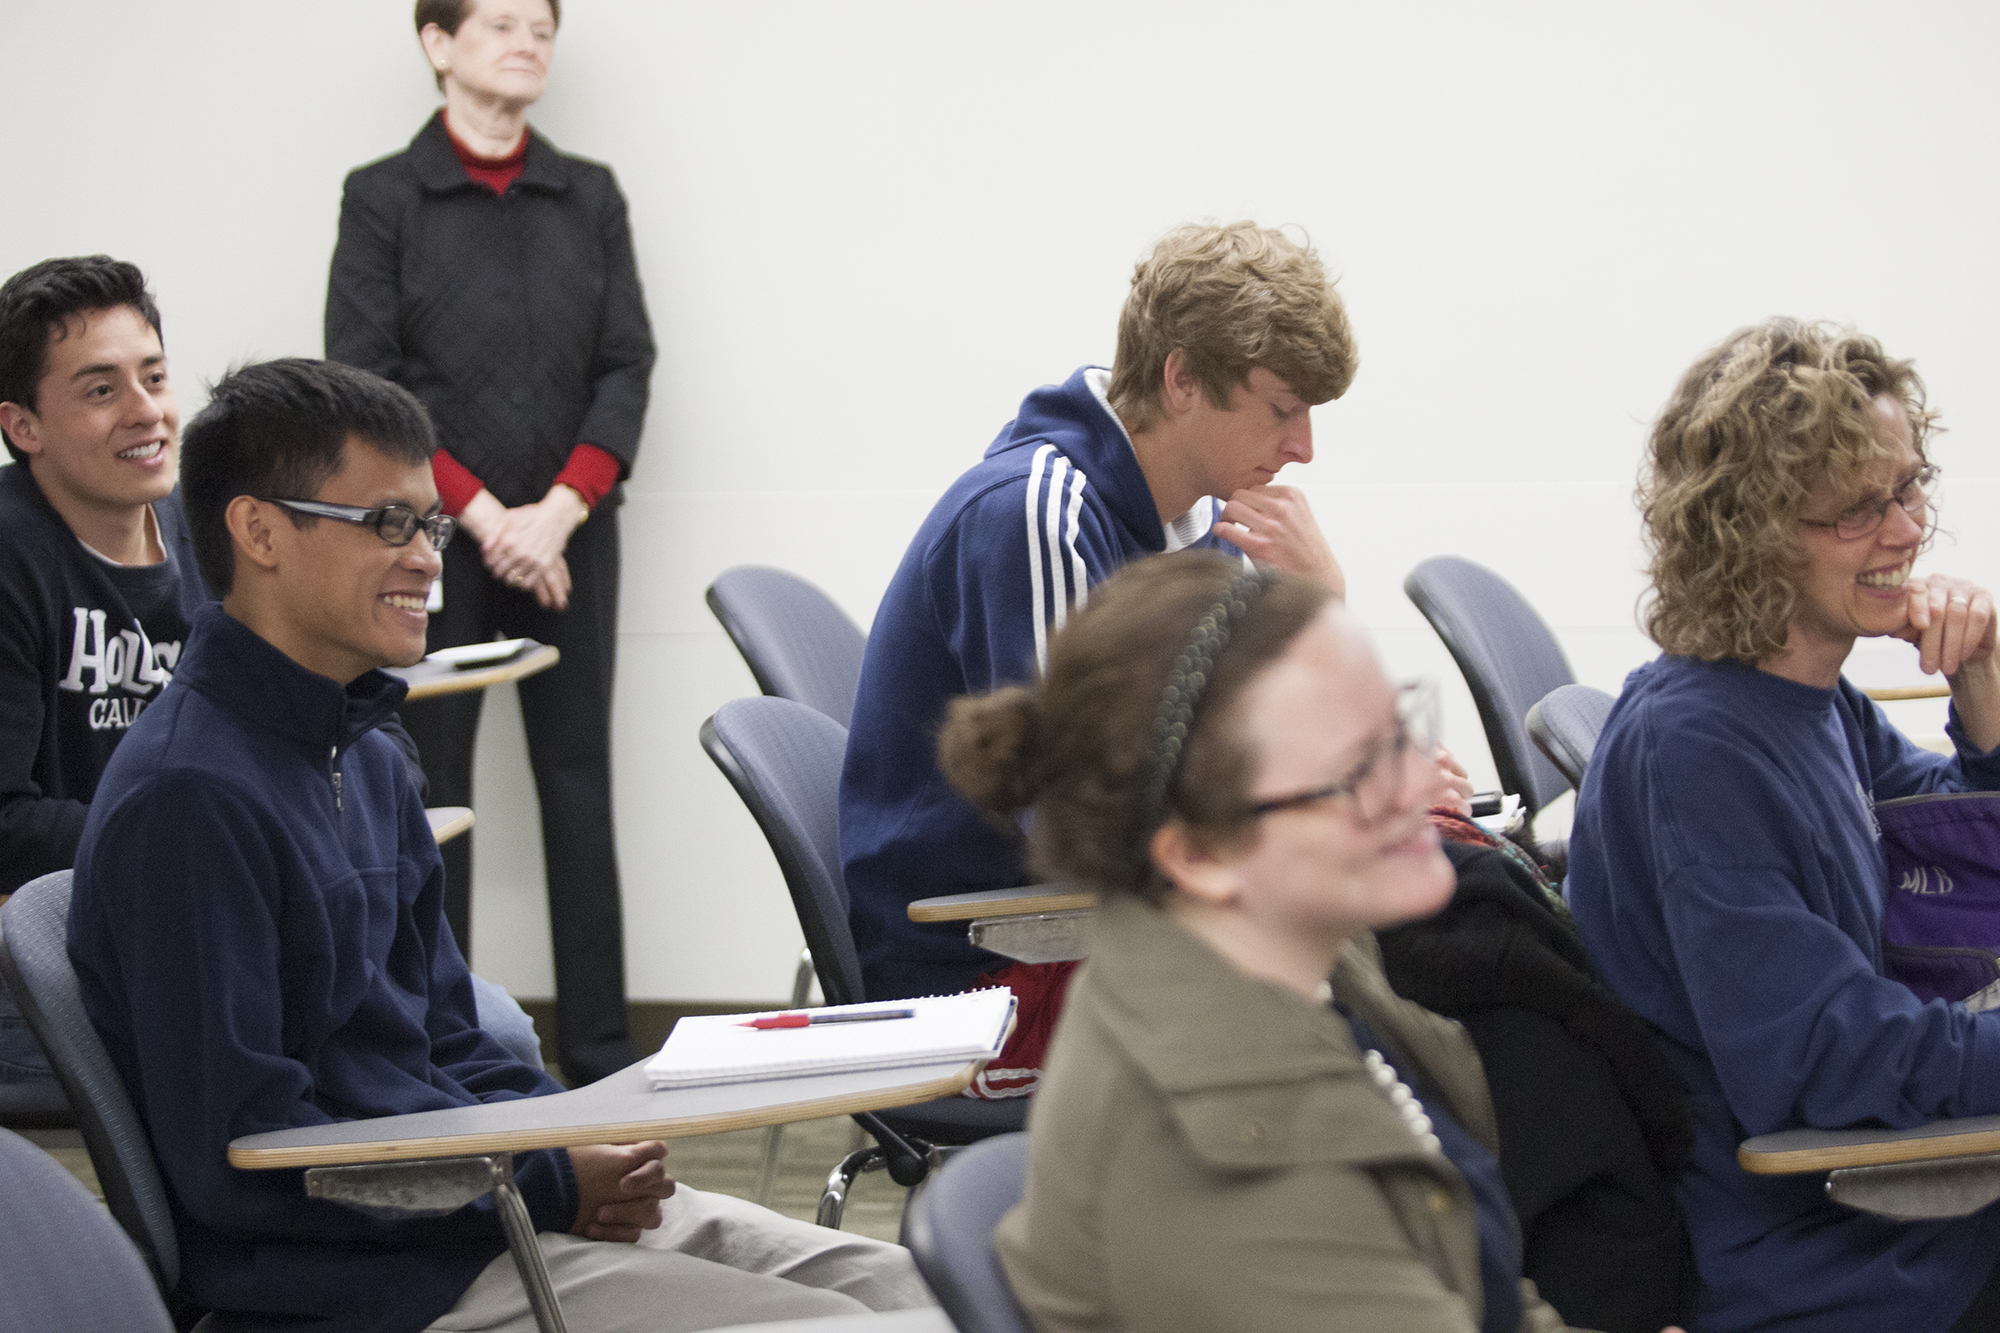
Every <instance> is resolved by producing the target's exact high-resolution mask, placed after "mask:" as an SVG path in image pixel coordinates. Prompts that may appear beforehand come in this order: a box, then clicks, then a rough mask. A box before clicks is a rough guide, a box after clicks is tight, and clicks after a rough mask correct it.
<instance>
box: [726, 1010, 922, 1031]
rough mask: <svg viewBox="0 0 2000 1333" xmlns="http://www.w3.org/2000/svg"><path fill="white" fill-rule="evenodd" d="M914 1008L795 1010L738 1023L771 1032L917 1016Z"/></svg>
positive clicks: (738, 1025)
mask: <svg viewBox="0 0 2000 1333" xmlns="http://www.w3.org/2000/svg"><path fill="white" fill-rule="evenodd" d="M916 1016H917V1011H916V1010H914V1009H869V1010H865V1011H864V1012H862V1013H858V1014H808V1013H800V1012H793V1013H789V1014H774V1015H772V1016H771V1017H769V1018H753V1019H751V1020H750V1021H749V1022H748V1023H738V1024H737V1025H736V1026H737V1027H740V1028H756V1029H757V1030H758V1031H759V1032H770V1031H772V1030H774V1029H776V1028H810V1027H818V1026H819V1025H820V1024H822V1023H879V1022H881V1021H882V1020H883V1019H885V1018H915V1017H916Z"/></svg>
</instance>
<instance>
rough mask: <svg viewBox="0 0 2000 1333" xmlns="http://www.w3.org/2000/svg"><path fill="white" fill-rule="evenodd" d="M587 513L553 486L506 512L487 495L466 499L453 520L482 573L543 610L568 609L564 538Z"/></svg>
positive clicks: (569, 493) (573, 496)
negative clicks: (471, 544) (474, 547)
mask: <svg viewBox="0 0 2000 1333" xmlns="http://www.w3.org/2000/svg"><path fill="white" fill-rule="evenodd" d="M589 515H590V507H589V506H588V505H586V504H585V503H584V502H583V497H582V496H581V495H578V494H577V493H576V492H575V491H573V490H571V489H570V488H569V487H568V486H565V485H562V484H561V483H558V484H556V485H554V486H551V487H549V493H548V494H547V495H545V496H543V497H542V498H541V499H540V500H537V501H535V502H534V503H532V504H524V505H516V506H515V507H514V508H512V509H509V508H508V507H506V506H505V505H503V504H501V503H500V501H499V500H498V499H497V498H496V497H495V496H494V494H493V493H492V492H491V491H485V490H482V491H480V492H479V494H478V495H475V496H474V497H472V500H471V502H470V503H468V504H467V505H466V506H465V508H464V510H463V511H461V512H460V514H459V516H458V521H459V524H460V525H461V526H462V527H464V529H465V530H466V532H467V533H469V534H470V535H471V536H472V538H473V540H475V541H477V542H478V543H479V556H480V559H482V560H483V561H485V563H486V569H487V572H488V573H490V574H492V575H493V577H494V578H496V579H498V580H499V581H500V582H502V583H504V584H506V585H507V586H508V587H510V588H518V589H519V590H521V591H522V592H526V593H532V594H533V595H534V598H535V601H536V602H537V603H539V604H540V605H541V606H542V608H543V609H544V610H548V611H563V610H567V609H568V607H569V591H570V582H569V562H568V561H567V560H565V559H564V558H563V551H564V549H565V548H566V547H568V545H569V538H570V534H571V533H573V532H575V531H576V529H577V526H578V525H579V524H580V523H582V522H583V520H584V519H585V518H587V517H589Z"/></svg>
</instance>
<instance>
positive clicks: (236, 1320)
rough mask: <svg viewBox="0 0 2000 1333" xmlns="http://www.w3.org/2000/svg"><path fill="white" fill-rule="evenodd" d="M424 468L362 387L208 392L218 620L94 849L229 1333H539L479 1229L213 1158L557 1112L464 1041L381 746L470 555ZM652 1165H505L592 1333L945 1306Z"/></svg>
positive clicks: (149, 1098)
mask: <svg viewBox="0 0 2000 1333" xmlns="http://www.w3.org/2000/svg"><path fill="white" fill-rule="evenodd" d="M435 448H436V439H435V436H434V435H433V433H432V429H431V425H430V421H429V419H428V417H427V416H426V415H425V414H424V411H423V408H422V407H421V406H420V405H419V404H418V403H417V401H416V400H415V399H414V398H412V397H411V396H410V395H409V394H408V393H407V392H406V391H404V390H402V389H400V388H397V387H395V386H393V385H390V384H389V383H387V382H386V381H384V380H381V379H378V378H376V377H375V376H373V375H370V374H368V373H366V372H364V371H357V370H353V369H351V368H348V367H344V366H338V365H334V364H331V363H326V362H317V361H297V360H294V361H278V362H269V363H265V364H262V365H255V366H250V367H247V368H244V369H241V370H238V371H236V372H234V373H233V374H231V375H230V376H228V377H226V378H225V379H224V380H223V381H222V382H221V383H220V384H218V385H217V386H216V387H215V390H214V393H213V396H212V398H211V400H210V403H209V405H208V407H207V408H205V409H204V410H203V411H202V413H201V415H200V416H199V417H198V418H197V419H196V420H195V421H194V422H193V423H192V424H191V425H190V426H189V427H188V431H187V439H186V445H185V450H184V459H183V465H182V488H183V498H184V503H185V507H186V510H187V515H188V527H189V531H190V535H191V538H192V543H193V548H194V551H195V555H196V558H197V560H198V561H199V562H200V565H201V569H202V573H203V575H204V576H205V578H206V579H207V581H208V584H209V586H210V587H211V588H213V589H215V590H216V591H218V592H220V593H221V595H222V602H221V603H220V604H219V605H218V604H214V603H210V604H207V605H204V606H203V607H201V608H200V609H199V610H198V611H197V612H196V613H195V617H194V623H193V626H192V628H191V630H190V631H189V634H188V637H187V641H186V645H185V647H184V649H183V651H182V653H181V656H180V660H179V662H178V664H177V669H176V671H175V675H174V680H173V682H172V683H171V685H169V686H168V687H167V688H166V689H164V690H163V691H162V692H161V697H160V698H159V699H158V700H157V701H156V702H155V703H154V704H153V706H152V707H150V708H149V709H147V710H146V712H145V713H144V714H143V715H142V716H141V717H140V718H139V720H138V721H137V722H136V723H135V724H134V725H133V726H132V728H131V729H130V731H129V734H128V735H127V737H126V739H125V741H124V743H123V744H121V745H120V746H119V747H118V750H117V752H116V753H115V754H114V755H113V756H112V757H111V761H110V763H109V765H108V766H107V767H106V769H105V772H104V775H103V777H102V779H101V780H100V782H99V784H98V788H97V793H96V799H95V800H94V801H93V802H92V803H91V806H90V813H89V816H88V819H87V821H86V823H85V827H84V833H83V845H82V850H81V853H80V855H79V857H78V860H77V867H76V881H75V896H74V899H73V902H72V906H71V913H70V955H71V958H72V959H73V960H74V962H75V964H76V968H77V974H78V979H79V981H80V983H81V986H82V991H83V998H84V1004H85V1007H86V1009H87V1010H88V1012H89V1014H90V1017H91V1020H92V1022H93V1023H94V1024H95V1025H96V1027H97V1029H98V1031H99V1032H100V1033H101V1034H102V1035H103V1037H104V1039H105V1044H106V1046H107V1048H108V1049H109V1051H110V1053H111V1056H112V1059H113V1061H114V1062H115V1063H116V1064H117V1066H118V1069H119V1072H120V1074H121V1076H122V1077H123V1078H124V1080H125V1083H126V1086H127V1088H128V1089H129V1090H130V1092H131V1094H132V1098H133V1101H134V1103H135V1105H136V1106H137V1107H138V1108H139V1112H140V1115H141V1116H142V1117H143V1118H144V1120H145V1123H146V1128H147V1131H148V1134H149V1137H150V1138H151V1140H152V1144H153V1148H154V1151H155V1153H156V1154H157V1156H158V1158H159V1162H160V1166H161V1169H162V1173H163V1175H164V1176H165V1178H166V1182H167V1189H168V1194H169V1197H170V1199H171V1202H172V1204H173V1209H174V1222H175V1226H176V1231H177V1235H178V1239H179V1242H180V1247H181V1257H182V1273H183V1279H182V1286H183V1289H184V1290H185V1291H186V1292H187V1294H188V1296H189V1298H190V1299H191V1300H192V1301H194V1302H195V1303H197V1304H199V1305H202V1306H204V1307H207V1308H211V1309H215V1310H218V1311H224V1312H227V1314H226V1317H225V1319H224V1323H225V1326H226V1327H229V1328H232V1329H266V1328H268V1329H277V1328H285V1329H296V1328H300V1327H311V1328H315V1329H322V1330H348V1329H352V1330H361V1329H368V1330H407V1331H408V1333H415V1331H416V1330H419V1329H425V1328H430V1327H449V1328H453V1329H498V1328H510V1329H511V1328H517V1327H526V1326H528V1325H527V1323H526V1321H527V1320H528V1317H529V1316H528V1311H527V1308H526V1299H525V1296H524V1294H523V1293H522V1290H521V1286H520V1282H519V1280H518V1278H517V1277H516V1276H515V1274H514V1272H513V1267H512V1264H511V1261H510V1260H509V1259H508V1258H507V1256H506V1253H505V1242H504V1239H503V1237H502V1233H501V1230H500V1227H499V1224H498V1221H497V1219H496V1218H495V1217H494V1215H493V1213H492V1210H491V1207H490V1206H489V1205H488V1204H486V1203H482V1204H474V1205H470V1206H468V1207H466V1208H463V1209H460V1210H459V1211H457V1212H456V1213H453V1214H451V1215H449V1216H447V1217H443V1218H436V1219H427V1220H415V1221H403V1222H385V1221H381V1220H377V1219H374V1218H370V1217H366V1216H364V1215H362V1214H360V1213H357V1212H353V1211H350V1210H348V1209H345V1208H342V1207H340V1206H338V1205H334V1204H330V1203H326V1202H323V1201H317V1200H311V1199H308V1198H306V1197H305V1195H304V1192H303V1190H302V1189H301V1187H300V1183H299V1178H298V1175H297V1174H296V1173H295V1172H248V1171H238V1170H235V1169H234V1168H232V1167H230V1166H229V1165H228V1163H227V1160H226V1155H225V1154H226V1150H227V1146H228V1144H229V1142H230V1140H232V1139H234V1138H237V1137H239V1136H241V1135H244V1134H249V1133H255V1132H258V1131H262V1130H272V1129H280V1128H285V1127H295V1126H306V1125H316V1124H324V1123H327V1122H330V1121H336V1120H344V1119H357V1118H367V1117H373V1116H384V1115H397V1114H402V1113H406V1112H411V1111H420V1110H430V1109H436V1108H442V1107H450V1106H460V1105H469V1104H472V1103H475V1102H493V1101H503V1100H508V1099H512V1098H518V1097H532V1096H538V1095H542V1094H544V1093H550V1092H555V1091H558V1090H559V1089H558V1087H557V1085H556V1084H555V1083H554V1082H553V1081H552V1080H551V1079H549V1078H548V1076H547V1075H546V1074H544V1073H542V1072H541V1071H539V1070H537V1069H534V1068H531V1067H529V1066H527V1065H524V1064H522V1063H521V1062H519V1061H518V1060H515V1059H514V1058H512V1057H511V1056H509V1055H508V1054H507V1052H506V1051H505V1050H504V1049H502V1048H501V1047H500V1046H499V1045H497V1044H496V1043H495V1042H494V1041H493V1040H492V1039H491V1038H490V1037H488V1036H487V1035H486V1033H484V1032H483V1031H482V1030H481V1029H480V1028H479V1026H478V1025H477V1022H476V1019H475V1016H474V1011H473V1004H472V991H471V986H470V981H469V975H468V973H467V971H466V967H465V963H464V961H463V959H462V957H461V956H460V954H459V951H458V947H457V945H456V944H455V943H454V941H453V939H452V935H451V931H450V928H449V927H448V926H447V925H446V922H445V916H444V910H443V891H444V875H443V867H442V863H441V861H440V859H439V856H438V850H437V844H436V843H435V842H434V841H433V840H432V838H431V836H430V830H429V826H428V824H427V823H426V821H425V818H424V811H423V804H422V801H421V799H420V797H419V795H418V791H417V787H416V780H415V778H414V776H413V774H412V772H411V770H410V767H409V765H408V764H407V763H405V762H404V759H403V756H402V755H401V754H399V753H398V752H397V749H396V747H395V745H394V744H393V743H392V742H390V741H389V740H388V739H386V738H385V737H383V736H382V735H381V734H380V732H379V731H378V730H377V726H378V724H379V723H380V722H381V721H382V719H383V718H385V717H386V716H387V715H388V714H389V712H390V711H391V710H392V709H394V708H395V706H396V705H397V703H398V702H399V701H400V700H401V698H402V696H403V692H404V687H403V685H402V684H401V683H400V682H399V681H397V680H396V679H395V678H394V677H391V676H389V675H388V674H386V673H385V672H383V671H380V670H378V669H377V668H380V667H383V666H387V665H396V664H408V663H412V662H414V661H416V660H417V659H418V658H419V657H421V656H422V655H423V651H424V631H425V611H424V605H425V601H426V595H427V593H428V591H429V588H430V584H431V582H432V581H433V580H434V579H436V577H437V575H438V570H439V567H440V564H441V562H440V560H439V555H438V553H439V549H440V548H441V547H442V546H443V545H444V544H445V542H446V541H448V540H449V538H450V536H451V532H452V526H453V525H452V520H451V519H449V518H446V517H444V516H443V515H441V514H440V513H439V505H438V496H437V490H436V487H435V485H434V484H433V482H432V480H431V470H430V458H431V453H432V451H433V450H434V449H435ZM664 1156H665V1148H664V1146H663V1145H661V1144H659V1143H656V1142H655V1143H643V1144H633V1145H626V1146H622V1147H612V1146H598V1147H587V1148H573V1149H568V1150H561V1149H556V1150H548V1151H540V1152H530V1153H521V1154H517V1155H516V1161H517V1163H518V1165H517V1169H516V1174H517V1179H518V1181H519V1183H520V1186H521V1190H522V1193H523V1195H524V1196H525V1198H526V1200H527V1202H528V1207H529V1212H530V1214H531V1215H532V1216H533V1217H534V1218H535V1221H536V1223H537V1226H538V1229H539V1230H540V1231H542V1232H543V1233H544V1234H543V1236H542V1244H543V1248H544V1250H545V1252H546V1253H547V1255H548V1259H549V1263H550V1267H551V1270H552V1275H553V1277H554V1279H555V1282H556V1286H557V1289H558V1292H559V1293H560V1295H561V1298H562V1300H563V1301H564V1304H565V1306H566V1307H567V1308H568V1310H569V1311H570V1319H571V1320H572V1326H573V1327H577V1328H579V1329H584V1328H593V1327H610V1326H613V1321H614V1319H615V1318H623V1319H626V1320H628V1321H629V1320H630V1318H631V1316H632V1314H633V1312H634V1311H641V1312H643V1321H644V1326H645V1327H650V1328H661V1329H687V1330H694V1329H701V1328H710V1327H714V1326H717V1325H722V1324H732V1323H744V1322H754V1321H757V1320H766V1319H784V1318H797V1317H806V1316H810V1315H815V1314H822V1313H835V1312H841V1311H851V1312H859V1311H861V1310H863V1309H864V1308H868V1307H873V1308H898V1307H901V1306H906V1305H918V1304H924V1303H926V1301H927V1297H926V1296H925V1295H924V1293H923V1288H922V1284H921V1282H920V1281H919V1280H918V1279H917V1278H916V1276H915V1271H914V1269H913V1268H912V1267H911V1265H910V1263H909V1260H908V1256H907V1255H906V1254H905V1253H904V1252H903V1251H902V1250H900V1249H899V1248H898V1247H895V1246H889V1245H883V1244H880V1243H878V1242H872V1241H866V1240H862V1239H859V1238H856V1237H850V1236H845V1235H842V1234H841V1233H838V1232H833V1231H828V1230H825V1229H822V1228H818V1227H811V1226H808V1225H806V1224H804V1223H795V1222H790V1221H788V1220H787V1219H784V1218H781V1217H779V1216H777V1215H776V1214H773V1213H769V1212H767V1211H765V1210H763V1209H759V1208H756V1207H755V1206H754V1205H750V1204H746V1203H742V1202H740V1201H738V1200H733V1199H728V1198H724V1197H721V1196H715V1195H705V1194H701V1193H699V1192H697V1191H692V1190H681V1191H676V1189H675V1187H674V1182H673V1180H672V1178H671V1177H669V1176H668V1175H667V1174H666V1172H665V1169H664V1166H663V1164H662V1158H663V1157H664ZM663 1223H664V1225H663ZM642 1237H644V1239H643V1240H642V1239H641V1238H642ZM634 1241H638V1242H639V1243H638V1244H631V1243H630V1242H634ZM612 1242H626V1244H613V1243H612ZM779 1274H782V1275H783V1277H782V1278H781V1277H780V1276H777V1275H779ZM784 1278H789V1279H791V1280H789V1281H786V1280H783V1279H784ZM616 1326H619V1327H626V1326H633V1325H632V1324H630V1323H619V1324H617V1325H616Z"/></svg>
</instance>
